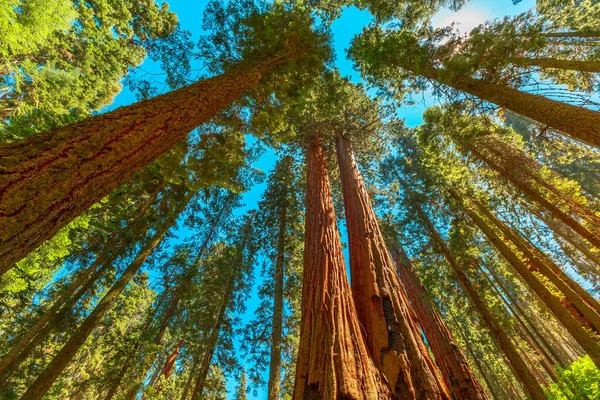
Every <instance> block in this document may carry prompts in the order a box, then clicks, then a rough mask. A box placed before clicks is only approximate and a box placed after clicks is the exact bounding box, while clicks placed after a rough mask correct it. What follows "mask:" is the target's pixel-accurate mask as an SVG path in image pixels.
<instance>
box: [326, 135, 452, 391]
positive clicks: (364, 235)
mask: <svg viewBox="0 0 600 400" xmlns="http://www.w3.org/2000/svg"><path fill="white" fill-rule="evenodd" d="M335 142H336V148H337V157H338V163H339V168H340V178H341V181H342V189H343V194H344V208H345V211H346V225H347V227H348V242H349V252H350V273H351V280H352V294H353V298H354V304H355V305H356V313H357V316H358V321H359V322H360V324H361V326H362V328H363V329H364V332H365V339H366V344H367V348H368V349H369V351H370V353H371V354H372V355H373V360H374V362H375V365H376V366H377V367H379V369H380V370H381V371H382V372H383V373H384V375H385V377H386V378H387V380H388V382H389V384H390V387H391V389H392V392H393V393H394V394H395V395H396V396H398V397H399V398H407V399H408V398H417V399H448V398H449V397H450V395H449V392H448V389H447V388H446V385H445V384H444V381H443V378H442V377H441V376H440V374H439V372H438V370H437V369H436V367H435V364H434V362H433V360H432V359H431V357H430V355H429V351H428V350H427V347H426V346H425V343H424V342H423V339H422V337H421V331H420V328H419V324H418V322H417V321H416V319H415V318H413V316H412V315H411V310H410V304H409V302H408V299H407V298H406V297H405V296H404V295H403V290H402V289H401V287H402V286H401V283H400V280H399V279H398V274H397V273H396V271H395V268H394V264H393V262H392V260H391V258H390V255H389V252H388V250H387V248H386V246H385V243H384V241H383V236H382V234H381V230H380V229H379V224H378V222H377V217H376V216H375V212H374V211H373V207H372V205H371V201H370V199H369V195H368V193H367V188H366V186H365V183H364V180H363V178H362V176H361V174H360V171H359V170H358V166H357V165H356V162H355V160H354V157H353V154H352V150H351V148H350V143H349V142H348V140H347V139H345V138H343V137H340V136H338V137H337V138H336V139H335Z"/></svg>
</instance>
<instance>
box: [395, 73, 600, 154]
mask: <svg viewBox="0 0 600 400" xmlns="http://www.w3.org/2000/svg"><path fill="white" fill-rule="evenodd" d="M404 67H406V68H407V69H409V70H410V69H411V68H413V67H414V66H413V65H405V66H404ZM414 72H415V73H417V74H420V75H422V76H424V77H425V78H428V79H432V80H435V81H437V82H439V83H442V84H444V85H447V86H450V87H452V88H454V89H457V90H460V91H462V92H465V93H468V94H470V95H473V96H475V97H479V98H480V99H482V100H485V101H488V102H490V103H493V104H496V105H498V106H500V107H503V108H506V109H507V110H510V111H513V112H515V113H517V114H520V115H523V116H525V117H528V118H531V119H533V120H535V121H537V122H539V123H541V124H544V125H548V126H549V127H551V128H554V129H556V130H558V131H560V132H563V133H564V134H566V135H568V136H570V137H572V138H573V139H576V140H579V141H582V142H584V143H587V144H589V145H591V146H594V147H600V112H596V111H592V110H589V109H587V108H583V107H578V106H574V105H571V104H567V103H562V102H560V101H556V100H552V99H549V98H547V97H544V96H540V95H536V94H532V93H527V92H524V91H521V90H517V89H514V88H512V87H510V86H507V85H503V84H499V83H494V82H489V81H484V80H481V79H476V78H471V77H468V76H462V77H459V78H452V77H451V76H452V75H451V74H445V75H444V74H441V72H442V71H440V70H438V69H435V68H432V67H430V68H423V69H420V70H414ZM444 76H446V78H444Z"/></svg>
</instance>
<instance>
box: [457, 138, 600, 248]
mask: <svg viewBox="0 0 600 400" xmlns="http://www.w3.org/2000/svg"><path fill="white" fill-rule="evenodd" d="M459 144H460V145H461V146H462V147H463V148H465V149H467V150H469V151H470V152H471V153H472V154H473V155H474V156H475V157H477V158H479V159H480V160H481V161H483V162H484V163H486V164H487V165H488V166H489V167H490V168H492V169H493V170H495V171H496V172H498V173H499V174H500V175H501V176H502V177H504V178H505V179H507V180H508V181H510V182H511V183H512V184H514V185H515V186H516V187H517V188H518V189H519V190H521V191H522V192H523V193H524V194H525V195H527V196H528V197H529V198H531V199H532V200H533V201H535V202H536V203H538V204H539V205H540V206H542V207H544V208H545V209H546V210H548V211H549V212H550V213H552V215H553V216H555V217H556V218H557V219H559V220H560V221H562V222H564V223H565V224H566V225H567V226H569V227H570V228H571V229H573V230H574V231H575V232H577V233H578V234H580V235H581V237H583V238H585V239H586V240H588V241H589V242H590V243H591V244H593V245H594V246H596V247H598V248H599V249H600V233H598V231H599V230H600V217H599V216H598V215H596V214H595V213H594V211H593V210H592V209H590V208H589V207H586V206H585V205H583V204H581V203H580V202H579V201H578V200H577V199H575V198H574V197H573V195H571V194H570V193H568V192H566V191H565V190H563V189H561V188H560V187H559V186H557V185H556V184H555V182H553V181H558V182H560V181H563V180H564V178H562V177H561V176H560V175H558V174H556V173H553V172H552V171H544V170H543V166H542V165H541V164H540V163H538V162H537V161H535V160H533V159H531V158H530V157H528V156H527V155H526V154H524V153H523V152H522V151H521V150H519V149H516V148H514V147H512V146H510V145H508V144H506V143H505V142H503V141H502V140H499V139H498V138H496V137H494V136H493V135H486V136H482V137H479V138H477V139H476V140H474V141H460V142H459ZM579 219H581V220H582V221H585V222H586V225H584V224H582V223H581V222H580V221H579Z"/></svg>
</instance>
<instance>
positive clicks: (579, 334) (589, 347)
mask: <svg viewBox="0 0 600 400" xmlns="http://www.w3.org/2000/svg"><path fill="white" fill-rule="evenodd" d="M453 196H454V197H455V198H456V199H457V200H458V201H459V202H461V200H460V197H458V195H457V194H456V193H455V192H453ZM461 204H463V207H464V210H465V211H466V212H467V214H468V215H469V217H471V219H472V220H473V222H475V224H476V225H477V226H478V227H479V229H481V231H482V232H483V233H484V234H485V235H486V237H487V238H488V240H489V241H490V242H491V243H492V244H493V245H494V246H495V247H496V249H498V251H499V252H500V253H501V254H502V255H503V256H504V258H506V260H507V261H508V262H509V263H510V264H511V265H512V266H513V268H514V269H515V271H517V273H518V274H519V275H520V276H521V277H522V278H523V280H524V281H525V282H526V283H527V284H528V285H529V287H530V288H531V289H532V290H533V291H534V293H535V294H536V295H538V297H539V298H540V299H541V301H542V302H543V303H544V304H545V305H546V306H547V307H548V309H549V310H550V311H551V312H552V313H553V314H554V316H555V317H556V318H557V319H558V321H559V322H560V323H561V324H562V325H563V326H564V327H565V328H566V329H567V331H568V332H569V333H570V334H571V336H573V338H574V339H575V340H576V341H577V343H579V345H580V346H581V347H582V348H583V349H584V351H585V352H586V353H587V354H588V355H589V356H590V358H591V359H592V360H593V361H594V363H595V364H596V366H598V367H599V368H600V345H598V343H597V342H596V340H595V339H594V337H592V336H591V335H590V334H589V333H588V332H587V331H586V330H585V329H584V328H583V326H582V325H581V323H580V322H579V321H578V320H577V319H575V317H574V316H573V315H572V314H571V313H570V312H569V311H568V310H567V309H566V308H565V307H564V306H563V305H562V304H561V303H560V302H559V300H558V299H557V298H556V297H555V296H554V295H553V294H552V293H551V292H550V290H548V288H547V287H546V286H545V285H544V284H543V283H542V282H541V281H539V280H538V279H537V278H536V277H535V275H534V274H533V273H532V272H531V271H530V270H529V268H528V267H527V266H526V265H525V264H524V263H523V261H521V259H520V258H519V257H518V256H517V255H516V254H515V253H514V252H513V250H512V249H511V248H510V247H509V246H508V245H507V244H506V243H505V242H504V240H502V238H500V237H499V236H498V234H497V233H496V232H495V231H494V230H493V229H492V228H491V226H489V225H488V224H487V223H486V222H485V221H484V220H483V219H482V218H481V217H480V216H479V215H478V214H477V213H476V212H475V211H474V210H473V209H471V208H470V207H469V206H468V205H467V204H465V203H462V202H461Z"/></svg>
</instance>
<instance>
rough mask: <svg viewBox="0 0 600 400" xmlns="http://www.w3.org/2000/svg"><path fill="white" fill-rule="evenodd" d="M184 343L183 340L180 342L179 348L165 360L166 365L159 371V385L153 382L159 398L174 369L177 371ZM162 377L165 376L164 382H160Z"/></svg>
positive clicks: (176, 347)
mask: <svg viewBox="0 0 600 400" xmlns="http://www.w3.org/2000/svg"><path fill="white" fill-rule="evenodd" d="M183 343H184V342H183V340H179V342H178V343H177V346H175V348H174V349H173V351H172V352H171V354H169V356H168V357H167V359H166V360H165V364H164V365H163V367H162V368H161V369H160V370H159V371H160V372H159V373H158V376H157V379H158V384H156V381H155V382H152V386H156V388H155V394H154V395H155V396H157V397H158V395H159V394H160V392H162V390H163V389H164V386H165V384H166V382H165V381H166V380H167V379H169V376H171V373H172V372H173V369H175V362H176V361H177V357H179V353H180V352H181V348H182V347H183ZM161 376H164V379H163V380H162V381H161V380H160V377H161Z"/></svg>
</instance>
